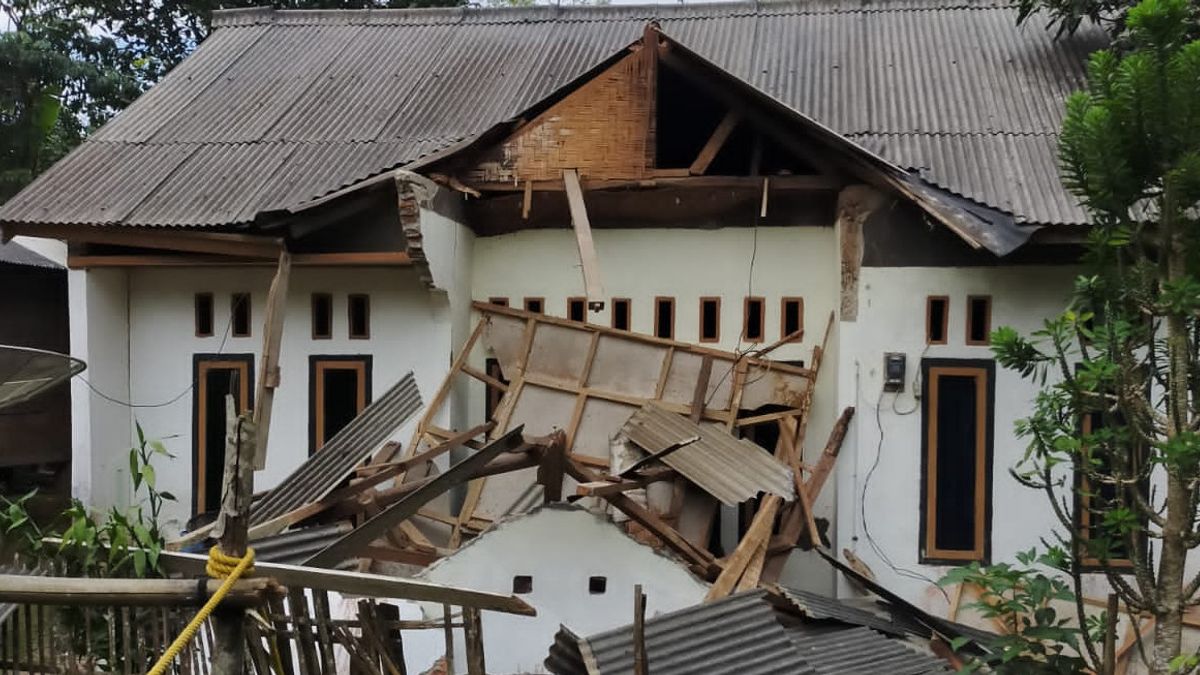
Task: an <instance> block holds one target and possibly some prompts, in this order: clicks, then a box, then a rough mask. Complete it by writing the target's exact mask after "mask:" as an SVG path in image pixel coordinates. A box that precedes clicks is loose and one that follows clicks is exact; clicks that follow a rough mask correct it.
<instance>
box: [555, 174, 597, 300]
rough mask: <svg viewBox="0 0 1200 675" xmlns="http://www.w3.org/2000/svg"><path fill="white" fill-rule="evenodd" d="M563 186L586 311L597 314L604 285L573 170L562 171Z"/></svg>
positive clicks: (581, 189) (576, 176) (580, 189)
mask: <svg viewBox="0 0 1200 675" xmlns="http://www.w3.org/2000/svg"><path fill="white" fill-rule="evenodd" d="M563 186H564V188H565V189H566V192H567V205H568V206H569V208H570V211H571V226H572V227H573V228H574V229H575V243H576V244H578V246H579V264H580V266H581V267H582V268H583V288H584V294H585V295H587V302H588V309H590V310H592V311H593V312H598V311H600V310H602V309H604V285H603V284H601V283H600V261H599V259H598V258H597V257H596V244H595V242H594V241H592V225H591V223H590V222H588V214H587V207H586V206H585V205H584V203H583V188H581V187H580V186H579V174H578V173H576V171H575V169H563Z"/></svg>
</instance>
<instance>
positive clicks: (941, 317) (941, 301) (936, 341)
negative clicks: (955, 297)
mask: <svg viewBox="0 0 1200 675" xmlns="http://www.w3.org/2000/svg"><path fill="white" fill-rule="evenodd" d="M949 319H950V298H948V297H946V296H944V295H931V296H929V297H928V298H927V299H926V300H925V342H927V343H929V344H931V345H944V344H946V333H947V332H948V327H949Z"/></svg>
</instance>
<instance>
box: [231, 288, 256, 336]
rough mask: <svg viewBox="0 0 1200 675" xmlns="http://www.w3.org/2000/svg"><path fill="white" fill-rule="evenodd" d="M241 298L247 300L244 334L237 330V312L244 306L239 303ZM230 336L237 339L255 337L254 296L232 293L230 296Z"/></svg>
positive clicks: (245, 293)
mask: <svg viewBox="0 0 1200 675" xmlns="http://www.w3.org/2000/svg"><path fill="white" fill-rule="evenodd" d="M239 298H245V299H246V302H245V305H246V332H244V333H239V332H238V330H237V323H238V322H237V320H236V317H237V311H238V307H239V306H240V305H241V304H242V303H240V302H238V299H239ZM229 336H230V337H235V338H247V337H254V296H253V295H251V294H250V293H248V292H242V293H232V294H230V296H229Z"/></svg>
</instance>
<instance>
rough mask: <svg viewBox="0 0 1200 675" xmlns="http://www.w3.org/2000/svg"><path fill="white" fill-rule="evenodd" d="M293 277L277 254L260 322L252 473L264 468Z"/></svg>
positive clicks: (283, 257)
mask: <svg viewBox="0 0 1200 675" xmlns="http://www.w3.org/2000/svg"><path fill="white" fill-rule="evenodd" d="M291 274H292V257H291V256H290V255H289V254H288V252H287V251H283V252H282V253H280V254H279V265H278V267H276V269H275V277H274V278H273V279H271V289H270V291H268V293H267V316H266V319H264V321H263V353H262V359H261V370H260V371H259V374H258V387H257V391H256V392H255V395H254V425H255V429H256V430H257V433H258V439H257V441H256V442H255V445H254V448H255V451H254V470H255V471H262V470H263V469H265V468H267V440H268V438H267V437H268V434H269V432H270V430H271V409H272V407H273V406H274V404H275V390H276V389H277V388H279V349H280V346H281V345H282V343H283V319H284V316H285V315H286V314H287V311H286V309H287V294H288V280H289V279H290V278H291Z"/></svg>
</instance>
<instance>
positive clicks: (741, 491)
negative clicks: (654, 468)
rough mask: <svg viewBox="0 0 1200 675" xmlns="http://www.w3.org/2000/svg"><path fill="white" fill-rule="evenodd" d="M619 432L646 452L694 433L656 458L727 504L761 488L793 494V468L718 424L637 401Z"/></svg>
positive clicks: (750, 496) (788, 496) (786, 495)
mask: <svg viewBox="0 0 1200 675" xmlns="http://www.w3.org/2000/svg"><path fill="white" fill-rule="evenodd" d="M621 432H622V433H624V434H625V436H626V437H627V438H628V439H629V440H630V441H632V442H633V443H634V444H636V445H637V446H639V447H641V448H642V449H643V450H645V451H646V452H649V453H650V454H654V453H657V452H661V451H663V450H665V449H667V448H669V447H671V446H673V445H677V444H679V443H683V442H685V441H686V440H687V439H689V438H695V437H697V436H699V440H697V441H694V442H691V443H688V444H687V445H684V446H683V447H681V448H679V449H678V450H674V451H672V452H670V453H669V454H667V455H665V456H664V457H663V458H662V460H661V461H662V462H663V463H664V464H666V465H667V466H669V467H671V468H672V469H675V470H676V471H678V472H679V473H680V474H681V475H683V476H684V477H685V478H687V479H688V480H690V481H691V482H693V483H695V484H696V485H697V486H698V487H700V488H701V489H702V490H704V491H705V492H708V493H709V494H711V495H712V496H714V497H716V498H717V499H719V500H721V502H722V503H724V504H726V505H727V506H734V505H736V504H739V503H741V502H744V501H746V500H747V499H753V498H754V497H756V496H758V494H759V493H761V492H768V493H770V494H775V495H779V496H780V497H783V498H784V499H786V500H788V501H791V500H792V499H795V498H796V486H795V483H794V479H793V476H792V470H791V469H790V468H788V467H787V466H785V465H784V464H783V463H781V462H780V461H779V460H777V459H775V458H774V457H772V456H771V454H770V453H768V452H767V451H766V450H763V449H762V448H761V447H759V446H757V445H755V444H754V443H751V442H750V441H747V440H745V439H740V438H734V437H733V436H731V435H730V434H728V433H726V432H725V431H724V430H722V429H716V428H713V427H711V426H703V425H699V424H695V423H694V422H692V421H691V420H689V419H687V418H686V417H683V416H682V415H678V414H676V413H673V412H671V411H669V410H667V409H665V408H663V407H662V406H659V405H656V404H654V403H647V404H646V405H644V406H642V407H641V408H639V409H638V410H637V412H635V413H633V415H631V416H630V417H629V420H628V421H627V422H625V426H624V427H622V429H621Z"/></svg>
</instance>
